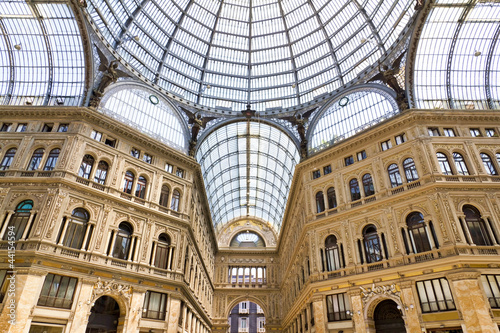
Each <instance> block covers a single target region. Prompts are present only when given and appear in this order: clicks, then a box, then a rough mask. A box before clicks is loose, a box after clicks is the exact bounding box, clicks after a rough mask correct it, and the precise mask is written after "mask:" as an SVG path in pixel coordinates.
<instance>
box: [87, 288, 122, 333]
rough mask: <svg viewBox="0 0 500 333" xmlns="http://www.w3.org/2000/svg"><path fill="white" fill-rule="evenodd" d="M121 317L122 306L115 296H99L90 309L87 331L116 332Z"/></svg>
mask: <svg viewBox="0 0 500 333" xmlns="http://www.w3.org/2000/svg"><path fill="white" fill-rule="evenodd" d="M119 318H120V306H119V305H118V303H117V302H116V301H115V300H114V299H113V297H109V296H102V297H99V298H98V299H97V300H96V301H95V303H94V306H93V307H92V309H91V310H90V317H89V323H88V324H87V329H86V330H85V333H116V332H117V330H118V320H119Z"/></svg>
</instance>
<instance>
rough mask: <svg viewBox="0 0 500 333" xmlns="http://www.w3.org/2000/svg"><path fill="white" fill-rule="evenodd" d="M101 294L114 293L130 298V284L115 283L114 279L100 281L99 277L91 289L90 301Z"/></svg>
mask: <svg viewBox="0 0 500 333" xmlns="http://www.w3.org/2000/svg"><path fill="white" fill-rule="evenodd" d="M102 295H115V296H120V297H124V298H126V299H127V300H130V296H131V295H132V287H131V286H130V285H126V284H121V283H117V282H115V281H104V282H103V281H102V280H101V278H100V277H99V278H97V282H96V283H95V284H94V288H93V289H92V298H91V302H92V303H93V302H94V301H95V300H97V299H98V298H99V297H101V296H102Z"/></svg>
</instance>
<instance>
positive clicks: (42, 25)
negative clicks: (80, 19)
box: [0, 1, 86, 106]
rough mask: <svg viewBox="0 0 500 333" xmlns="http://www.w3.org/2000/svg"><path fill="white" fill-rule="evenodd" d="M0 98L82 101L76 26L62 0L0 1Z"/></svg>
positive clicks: (9, 101)
mask: <svg viewBox="0 0 500 333" xmlns="http://www.w3.org/2000/svg"><path fill="white" fill-rule="evenodd" d="M0 34H1V36H0V73H1V74H0V103H1V104H4V105H65V106H80V105H82V104H83V101H84V95H85V86H86V82H85V81H86V80H85V76H86V70H85V68H86V64H85V55H84V52H83V49H84V47H83V42H82V36H81V33H80V28H79V26H78V23H77V21H76V19H75V15H74V13H73V10H72V8H71V6H69V5H68V4H66V3H36V2H33V3H31V4H29V3H27V2H25V1H0Z"/></svg>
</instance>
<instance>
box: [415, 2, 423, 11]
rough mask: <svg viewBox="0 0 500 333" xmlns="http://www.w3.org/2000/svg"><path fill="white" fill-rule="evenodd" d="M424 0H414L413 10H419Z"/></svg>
mask: <svg viewBox="0 0 500 333" xmlns="http://www.w3.org/2000/svg"><path fill="white" fill-rule="evenodd" d="M424 1H425V0H416V3H415V10H420V9H422V8H424Z"/></svg>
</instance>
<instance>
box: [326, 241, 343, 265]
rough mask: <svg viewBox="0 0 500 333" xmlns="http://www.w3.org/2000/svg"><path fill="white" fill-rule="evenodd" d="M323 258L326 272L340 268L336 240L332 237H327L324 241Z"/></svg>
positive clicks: (340, 263) (340, 262)
mask: <svg viewBox="0 0 500 333" xmlns="http://www.w3.org/2000/svg"><path fill="white" fill-rule="evenodd" d="M325 257H326V270H327V271H328V272H331V271H335V270H337V269H340V268H342V261H341V260H340V257H341V255H340V251H339V246H338V244H337V238H336V237H335V236H334V235H330V236H328V237H327V238H326V240H325Z"/></svg>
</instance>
